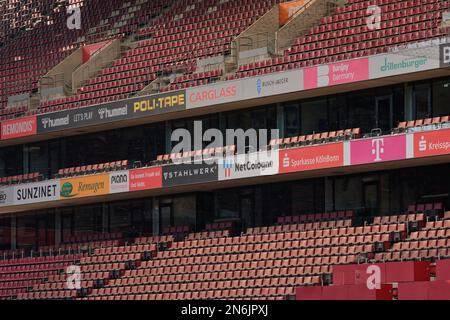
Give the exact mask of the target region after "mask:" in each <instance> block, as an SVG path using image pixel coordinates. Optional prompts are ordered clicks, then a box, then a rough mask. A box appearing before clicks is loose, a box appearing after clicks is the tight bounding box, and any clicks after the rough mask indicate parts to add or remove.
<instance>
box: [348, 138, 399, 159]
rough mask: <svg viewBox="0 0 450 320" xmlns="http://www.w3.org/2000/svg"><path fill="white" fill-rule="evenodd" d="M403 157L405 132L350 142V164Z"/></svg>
mask: <svg viewBox="0 0 450 320" xmlns="http://www.w3.org/2000/svg"><path fill="white" fill-rule="evenodd" d="M405 159H406V135H405V134H402V135H397V136H389V137H377V138H373V139H363V140H355V141H351V142H350V165H357V164H367V163H377V162H383V161H394V160H405Z"/></svg>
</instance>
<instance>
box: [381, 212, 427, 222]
mask: <svg viewBox="0 0 450 320" xmlns="http://www.w3.org/2000/svg"><path fill="white" fill-rule="evenodd" d="M411 221H418V222H421V223H424V222H425V215H424V214H423V213H416V214H414V213H413V214H401V215H392V216H381V217H375V218H374V219H373V223H374V224H397V223H407V222H411Z"/></svg>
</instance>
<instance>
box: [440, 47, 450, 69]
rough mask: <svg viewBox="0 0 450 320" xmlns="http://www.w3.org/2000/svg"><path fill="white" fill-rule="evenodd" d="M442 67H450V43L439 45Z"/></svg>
mask: <svg viewBox="0 0 450 320" xmlns="http://www.w3.org/2000/svg"><path fill="white" fill-rule="evenodd" d="M439 51H440V59H439V60H440V62H441V68H448V67H450V44H448V43H447V44H441V45H440V46H439Z"/></svg>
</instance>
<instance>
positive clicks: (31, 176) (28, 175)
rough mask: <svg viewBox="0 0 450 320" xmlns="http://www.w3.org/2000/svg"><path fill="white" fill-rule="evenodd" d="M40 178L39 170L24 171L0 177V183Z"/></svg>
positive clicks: (23, 181) (30, 180)
mask: <svg viewBox="0 0 450 320" xmlns="http://www.w3.org/2000/svg"><path fill="white" fill-rule="evenodd" d="M41 179H42V175H41V174H40V173H39V172H34V173H26V174H20V175H16V176H11V177H1V178H0V185H8V184H19V183H27V182H37V181H39V180H41Z"/></svg>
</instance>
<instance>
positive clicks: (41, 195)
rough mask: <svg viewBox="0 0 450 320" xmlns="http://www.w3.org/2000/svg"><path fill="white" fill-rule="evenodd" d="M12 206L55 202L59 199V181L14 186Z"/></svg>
mask: <svg viewBox="0 0 450 320" xmlns="http://www.w3.org/2000/svg"><path fill="white" fill-rule="evenodd" d="M13 197H14V199H13V201H14V203H13V204H14V205H21V204H30V203H39V202H48V201H56V200H59V199H60V183H59V180H49V181H43V182H36V183H27V184H19V185H16V186H14V194H13Z"/></svg>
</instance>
